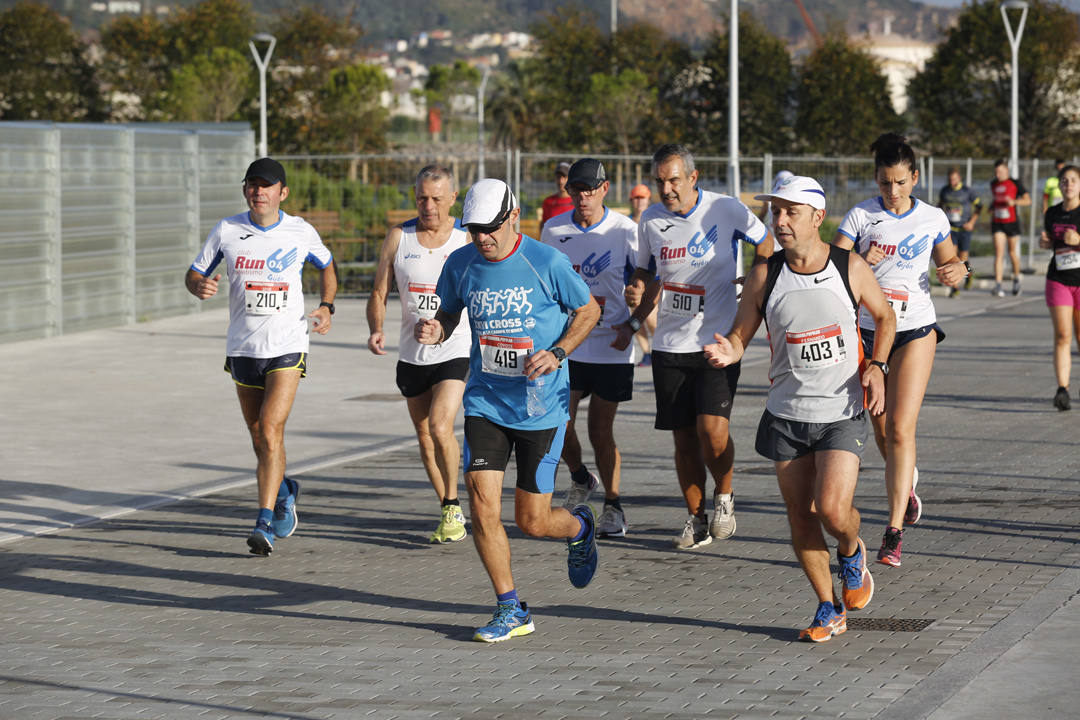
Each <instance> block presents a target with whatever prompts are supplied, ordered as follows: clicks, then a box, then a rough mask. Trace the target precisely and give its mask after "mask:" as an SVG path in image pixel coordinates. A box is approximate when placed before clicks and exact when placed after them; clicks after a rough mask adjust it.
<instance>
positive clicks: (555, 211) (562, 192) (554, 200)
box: [540, 162, 574, 231]
mask: <svg viewBox="0 0 1080 720" xmlns="http://www.w3.org/2000/svg"><path fill="white" fill-rule="evenodd" d="M569 172H570V163H568V162H561V163H559V164H558V165H556V166H555V185H556V186H558V188H559V189H558V191H557V192H555V193H554V194H552V195H548V196H547V197H546V198H544V206H543V209H542V210H541V212H540V230H541V231H543V229H544V223H546V222H547V221H548V220H550V219H551V218H553V217H555V216H556V215H562V214H563V213H564V212H567V211H568V210H573V209H574V201H573V199H572V198H571V197H570V193H569V192H567V190H566V176H567V175H568V174H569Z"/></svg>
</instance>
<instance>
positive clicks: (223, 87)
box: [167, 47, 254, 122]
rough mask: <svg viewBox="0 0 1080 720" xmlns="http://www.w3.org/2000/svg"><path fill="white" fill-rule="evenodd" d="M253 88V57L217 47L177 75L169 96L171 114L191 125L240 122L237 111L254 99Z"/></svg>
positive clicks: (197, 57)
mask: <svg viewBox="0 0 1080 720" xmlns="http://www.w3.org/2000/svg"><path fill="white" fill-rule="evenodd" d="M253 84H254V83H253V82H252V77H251V58H250V57H244V56H243V55H241V54H240V53H239V52H237V51H236V50H233V49H232V48H227V47H215V48H214V49H212V50H211V51H210V53H209V54H207V55H197V56H196V57H194V58H192V60H191V62H188V63H186V64H184V65H181V66H180V68H178V69H177V70H176V71H175V72H174V73H173V78H172V83H171V84H170V86H169V89H168V93H167V105H168V110H169V114H170V115H171V117H172V118H173V119H175V120H184V121H189V122H224V121H226V120H235V119H238V115H237V111H238V110H239V109H240V106H241V105H242V104H243V103H244V102H245V101H247V100H250V99H251V87H252V85H253Z"/></svg>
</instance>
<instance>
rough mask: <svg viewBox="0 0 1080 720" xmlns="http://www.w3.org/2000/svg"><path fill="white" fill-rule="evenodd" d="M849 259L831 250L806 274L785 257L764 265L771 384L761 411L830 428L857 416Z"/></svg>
mask: <svg viewBox="0 0 1080 720" xmlns="http://www.w3.org/2000/svg"><path fill="white" fill-rule="evenodd" d="M848 257H849V255H848V251H846V250H841V249H840V248H838V247H830V249H829V259H828V261H827V262H826V263H825V267H824V268H823V269H822V270H821V271H819V272H816V273H811V274H808V275H801V274H798V273H796V272H794V271H793V270H792V269H791V268H790V267H789V266H788V264H787V263H786V262H785V261H784V253H783V252H780V253H777V254H775V255H773V256H772V258H770V259H769V272H768V276H767V278H768V279H767V280H766V283H765V303H764V308H763V313H762V314H763V316H764V317H765V325H766V327H767V328H768V331H769V344H770V346H771V347H772V363H771V365H770V366H769V379H770V380H771V381H772V384H771V385H770V386H769V396H768V398H767V399H766V401H765V407H766V408H767V409H768V411H769V412H771V413H772V414H773V415H775V416H776V417H779V418H784V419H786V420H795V421H798V422H812V423H832V422H837V421H840V420H846V419H848V418H851V417H854V416H855V415H858V414H859V413H860V412H861V411H862V409H863V390H862V383H861V381H860V376H859V364H860V362H861V361H862V344H861V343H860V342H859V331H858V316H857V307H856V303H855V300H854V298H853V297H852V294H851V286H850V284H849V283H848V276H847V271H848Z"/></svg>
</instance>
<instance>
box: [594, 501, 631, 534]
mask: <svg viewBox="0 0 1080 720" xmlns="http://www.w3.org/2000/svg"><path fill="white" fill-rule="evenodd" d="M629 529H630V526H629V525H627V524H626V514H625V513H623V511H622V510H619V509H617V508H615V507H612V506H611V505H605V506H604V512H602V513H600V519H599V520H597V521H596V532H597V534H599V535H600V537H602V538H606V537H626V531H627V530H629Z"/></svg>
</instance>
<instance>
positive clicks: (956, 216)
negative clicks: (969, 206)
mask: <svg viewBox="0 0 1080 720" xmlns="http://www.w3.org/2000/svg"><path fill="white" fill-rule="evenodd" d="M945 214H946V215H947V216H948V217H949V224H950V225H959V224H960V221H961V220H962V219H963V217H964V209H963V208H949V209H948V210H946V211H945Z"/></svg>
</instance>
